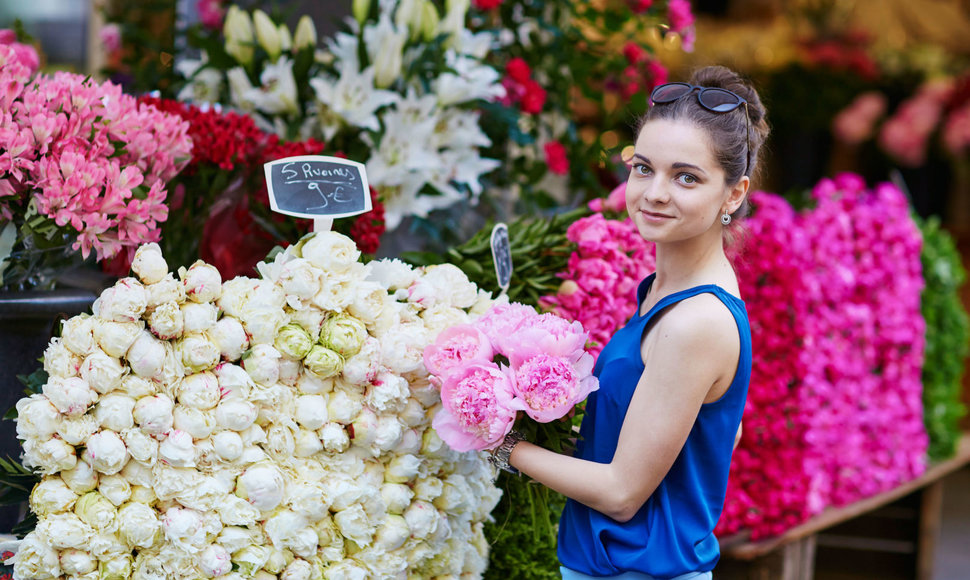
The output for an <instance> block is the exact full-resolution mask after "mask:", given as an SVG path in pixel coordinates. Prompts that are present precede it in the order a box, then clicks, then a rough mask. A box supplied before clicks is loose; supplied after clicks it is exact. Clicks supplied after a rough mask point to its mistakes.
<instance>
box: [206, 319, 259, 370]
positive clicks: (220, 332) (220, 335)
mask: <svg viewBox="0 0 970 580" xmlns="http://www.w3.org/2000/svg"><path fill="white" fill-rule="evenodd" d="M208 334H209V340H211V341H212V342H213V343H214V344H215V345H216V346H218V347H219V353H220V354H221V355H222V358H223V359H225V360H239V358H240V357H242V354H243V353H244V352H246V349H247V348H249V337H248V336H247V335H246V329H244V328H243V325H242V322H239V319H237V318H234V317H232V316H223V317H222V318H220V319H219V320H218V321H217V322H216V324H215V326H213V327H212V329H211V330H209V333H208Z"/></svg>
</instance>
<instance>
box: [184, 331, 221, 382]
mask: <svg viewBox="0 0 970 580" xmlns="http://www.w3.org/2000/svg"><path fill="white" fill-rule="evenodd" d="M176 348H177V350H178V353H179V357H180V360H181V361H182V364H183V365H185V371H186V372H188V373H198V372H202V371H205V370H209V369H211V368H213V367H215V366H216V365H217V364H219V357H220V356H221V354H220V352H219V347H218V346H216V345H215V344H214V343H213V342H212V341H211V340H209V337H207V336H206V335H205V334H186V335H184V336H183V337H182V339H181V340H179V341H178V343H177V346H176Z"/></svg>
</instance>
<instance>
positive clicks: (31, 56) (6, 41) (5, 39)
mask: <svg viewBox="0 0 970 580" xmlns="http://www.w3.org/2000/svg"><path fill="white" fill-rule="evenodd" d="M0 45H2V46H6V47H9V48H10V49H11V50H12V51H13V57H12V58H13V60H15V61H17V62H18V63H20V64H21V65H22V66H24V67H26V68H27V69H28V70H29V72H30V74H33V73H35V72H37V69H38V68H39V67H40V56H39V55H38V54H37V49H35V48H34V47H33V46H31V45H29V44H24V43H22V42H17V33H15V32H14V31H13V30H10V29H9V28H4V29H2V30H0ZM0 58H7V59H9V58H11V57H10V56H9V54H8V55H7V56H4V57H0Z"/></svg>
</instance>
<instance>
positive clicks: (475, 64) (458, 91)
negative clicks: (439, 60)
mask: <svg viewBox="0 0 970 580" xmlns="http://www.w3.org/2000/svg"><path fill="white" fill-rule="evenodd" d="M445 59H446V62H447V63H448V70H447V71H446V72H443V73H441V74H440V75H438V77H436V78H435V80H434V82H433V83H432V85H431V87H432V90H433V91H434V93H435V94H436V95H437V97H438V103H439V104H440V105H441V106H442V107H447V106H449V105H456V104H459V103H466V102H468V101H474V100H477V99H483V100H487V101H493V100H495V99H498V98H501V97H504V96H505V87H503V86H502V84H501V82H500V81H501V78H500V75H499V72H498V71H497V70H495V69H494V68H493V67H491V66H488V65H486V64H482V63H481V62H479V61H478V60H477V59H474V58H469V57H466V56H459V55H457V54H455V53H453V52H448V53H446V54H445ZM451 71H454V72H451ZM485 145H486V146H487V145H489V143H485Z"/></svg>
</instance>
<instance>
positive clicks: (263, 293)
mask: <svg viewBox="0 0 970 580" xmlns="http://www.w3.org/2000/svg"><path fill="white" fill-rule="evenodd" d="M284 304H286V295H285V294H283V290H282V289H281V288H280V287H279V286H277V285H275V284H273V283H272V281H268V280H260V281H259V282H258V283H257V284H256V286H254V287H253V288H252V290H251V291H250V293H249V296H248V298H247V300H246V302H245V304H244V305H243V307H242V310H241V311H240V313H239V314H238V315H236V318H239V319H240V320H241V321H242V323H243V326H244V327H245V328H246V332H247V333H249V335H250V340H251V342H252V343H253V344H273V341H274V340H275V339H276V332H277V331H278V330H279V328H280V327H281V326H283V325H284V324H286V323H287V322H289V320H288V319H287V315H286V312H285V311H284V310H283V305H284Z"/></svg>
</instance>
